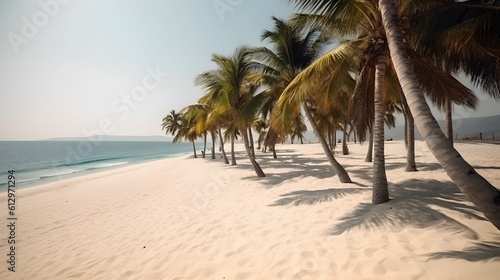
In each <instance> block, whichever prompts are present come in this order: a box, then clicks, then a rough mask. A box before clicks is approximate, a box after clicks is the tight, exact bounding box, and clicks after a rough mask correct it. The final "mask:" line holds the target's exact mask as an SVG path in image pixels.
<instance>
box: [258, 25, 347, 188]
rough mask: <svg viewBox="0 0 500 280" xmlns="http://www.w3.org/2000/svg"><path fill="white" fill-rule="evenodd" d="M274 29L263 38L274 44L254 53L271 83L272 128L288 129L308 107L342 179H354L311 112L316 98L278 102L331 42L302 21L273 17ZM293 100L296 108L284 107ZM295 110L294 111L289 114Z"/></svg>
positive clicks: (326, 151)
mask: <svg viewBox="0 0 500 280" xmlns="http://www.w3.org/2000/svg"><path fill="white" fill-rule="evenodd" d="M273 20H274V23H275V26H274V30H271V31H269V30H266V31H264V33H263V34H262V36H261V37H262V39H263V40H267V41H269V42H270V43H271V45H272V47H271V48H270V49H269V48H260V49H257V50H255V51H254V56H255V59H256V60H257V61H259V67H258V69H259V71H260V73H262V74H263V75H264V78H263V80H264V81H266V84H267V85H268V86H269V88H268V90H267V95H268V96H270V98H269V100H268V102H269V103H270V104H271V105H267V106H265V107H266V108H269V113H270V114H271V118H272V119H273V120H274V121H272V122H271V124H270V128H269V130H270V131H275V132H276V133H279V132H287V131H290V129H289V128H286V127H284V126H285V125H286V124H290V123H292V122H293V120H296V119H297V118H298V115H299V114H300V106H301V103H302V106H303V108H304V112H305V115H306V118H307V119H308V121H309V123H310V124H311V125H312V127H313V131H314V133H315V135H316V137H317V138H318V140H319V141H320V143H321V145H322V148H323V150H324V152H325V154H326V156H327V158H328V159H329V161H330V163H331V164H332V167H333V169H334V171H335V173H336V174H337V175H338V177H339V180H340V181H341V182H343V183H350V182H351V179H350V178H349V175H348V174H347V172H346V171H345V169H344V168H343V167H342V166H341V165H340V164H339V163H338V162H337V160H336V159H335V157H334V156H333V154H332V152H331V150H330V148H329V147H328V144H327V143H326V140H325V139H324V137H323V135H322V133H321V132H320V131H319V129H318V127H317V126H316V125H315V124H314V120H313V113H312V112H311V106H314V104H312V103H311V102H312V100H309V101H307V100H306V98H304V99H301V100H300V101H299V102H282V103H281V104H282V105H280V106H278V105H277V103H278V100H281V99H282V98H283V96H282V93H283V91H284V90H285V88H286V87H287V86H288V85H289V84H290V83H291V82H292V81H293V79H294V78H295V77H296V76H297V75H298V74H299V73H300V71H302V70H303V69H304V68H306V67H307V66H308V65H310V64H311V63H312V62H313V61H314V60H315V59H316V58H317V57H318V56H319V55H320V54H321V52H322V50H323V48H324V46H325V44H326V43H327V42H328V40H326V38H325V37H324V36H322V35H321V33H319V32H318V30H316V29H307V28H304V27H303V26H300V25H294V24H290V23H289V22H285V21H282V20H280V19H277V18H273ZM291 104H293V105H294V106H295V107H294V108H290V109H287V108H284V107H285V105H291ZM287 113H293V114H289V115H288V114H287Z"/></svg>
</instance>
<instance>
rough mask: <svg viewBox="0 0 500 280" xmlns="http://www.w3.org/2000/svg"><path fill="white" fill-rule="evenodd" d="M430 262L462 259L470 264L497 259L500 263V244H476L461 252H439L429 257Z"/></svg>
mask: <svg viewBox="0 0 500 280" xmlns="http://www.w3.org/2000/svg"><path fill="white" fill-rule="evenodd" d="M427 256H428V257H429V260H439V259H460V260H467V261H470V262H478V261H486V260H493V259H497V260H499V261H500V242H484V243H479V242H478V243H476V244H475V245H474V246H472V247H469V248H466V249H464V250H460V251H446V252H437V253H432V254H428V255H427Z"/></svg>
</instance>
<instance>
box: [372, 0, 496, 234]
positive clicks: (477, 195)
mask: <svg viewBox="0 0 500 280" xmlns="http://www.w3.org/2000/svg"><path fill="white" fill-rule="evenodd" d="M379 8H380V12H381V16H382V21H383V24H384V29H385V31H386V34H387V40H388V46H389V50H390V53H391V59H392V61H393V62H394V66H395V68H396V72H397V76H398V79H399V81H400V83H401V85H402V87H403V92H404V94H405V96H406V99H407V100H408V105H409V107H410V110H411V111H412V113H413V115H414V117H415V123H416V125H417V127H418V129H419V131H420V132H421V134H422V136H423V137H424V140H425V141H426V143H427V146H428V147H429V149H430V150H431V152H432V153H433V154H434V155H435V156H436V158H437V160H438V161H439V163H440V164H441V166H442V167H443V168H444V169H445V171H446V172H447V173H448V176H450V178H451V179H452V180H453V182H455V184H457V186H458V187H459V188H460V190H461V191H462V192H463V193H464V194H465V195H466V196H467V198H468V199H469V200H470V201H472V203H474V205H475V206H476V207H477V208H479V210H480V211H481V212H483V214H484V215H485V216H486V218H488V219H489V220H490V221H491V222H492V223H493V225H495V226H496V227H497V228H498V229H500V191H499V190H498V189H497V188H495V187H494V186H493V185H491V184H490V183H489V182H488V181H487V180H486V179H484V178H483V177H482V176H481V175H479V174H478V173H477V172H476V171H475V170H474V168H473V167H472V166H470V164H468V163H467V162H466V161H465V160H464V159H463V158H462V156H461V155H460V154H459V153H458V152H457V151H456V150H455V149H454V148H453V146H452V144H451V142H450V141H448V140H447V138H446V136H445V135H444V133H443V132H442V131H441V129H440V128H439V125H438V123H437V121H436V120H435V119H434V117H433V116H432V113H431V111H430V109H429V106H428V105H427V103H426V102H425V99H424V95H423V92H422V90H421V88H420V85H419V83H418V81H417V77H416V75H415V73H414V70H413V63H412V61H411V60H410V59H409V55H408V51H407V48H406V46H405V43H404V41H403V33H402V31H401V27H400V23H399V19H398V9H397V8H396V3H395V1H394V0H379ZM497 27H498V25H497ZM496 36H498V34H497V35H496ZM497 42H498V41H497ZM497 81H498V80H497ZM496 83H497V84H498V82H496Z"/></svg>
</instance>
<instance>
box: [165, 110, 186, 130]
mask: <svg viewBox="0 0 500 280" xmlns="http://www.w3.org/2000/svg"><path fill="white" fill-rule="evenodd" d="M180 126H181V114H180V113H177V112H175V110H172V111H170V114H168V115H167V116H165V117H164V118H163V120H162V123H161V129H162V130H165V133H167V134H172V135H173V134H175V133H176V132H177V130H179V128H180Z"/></svg>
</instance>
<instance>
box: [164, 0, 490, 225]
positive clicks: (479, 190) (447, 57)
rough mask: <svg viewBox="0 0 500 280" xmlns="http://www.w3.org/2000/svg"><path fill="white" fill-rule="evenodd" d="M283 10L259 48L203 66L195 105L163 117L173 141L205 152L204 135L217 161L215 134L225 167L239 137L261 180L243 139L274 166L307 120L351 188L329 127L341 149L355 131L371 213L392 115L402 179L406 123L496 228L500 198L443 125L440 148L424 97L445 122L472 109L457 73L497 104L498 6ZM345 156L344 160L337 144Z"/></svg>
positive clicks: (425, 1) (309, 0)
mask: <svg viewBox="0 0 500 280" xmlns="http://www.w3.org/2000/svg"><path fill="white" fill-rule="evenodd" d="M288 2H291V3H293V4H295V5H296V7H297V8H298V9H299V11H300V13H298V14H296V15H294V16H293V17H292V18H291V19H289V20H287V21H283V20H280V19H277V18H273V21H274V27H273V29H271V30H265V31H264V32H263V33H262V39H263V41H265V42H266V43H268V46H269V47H260V48H250V47H239V48H237V49H236V51H235V52H234V54H233V55H232V56H223V55H218V54H214V55H213V56H212V61H213V62H214V63H215V65H216V67H215V68H214V69H212V70H209V71H206V72H204V73H202V74H200V75H198V76H197V77H196V80H195V83H196V84H197V85H198V86H201V87H202V88H203V90H204V91H205V94H204V95H203V96H202V97H201V98H200V99H199V100H198V103H197V104H195V105H191V106H188V107H186V108H184V109H182V110H181V112H180V113H176V112H175V111H172V112H171V113H170V115H168V116H167V117H165V118H164V119H163V128H164V129H165V130H166V131H167V133H172V134H173V135H175V138H174V141H178V140H180V139H186V140H189V141H194V139H196V137H198V136H201V137H203V138H204V140H205V141H204V142H205V143H206V138H207V134H209V135H210V136H211V138H212V158H215V146H214V145H215V142H216V139H215V138H216V136H217V135H218V136H219V142H220V145H221V151H222V154H223V158H224V160H225V162H226V163H229V160H228V158H227V156H226V154H225V150H224V143H225V141H226V142H230V143H231V157H230V158H231V164H232V165H235V164H236V158H235V156H234V142H235V140H236V139H237V138H238V137H241V138H242V140H243V143H244V146H245V150H246V153H247V156H248V158H249V160H250V162H251V163H252V166H253V168H254V170H255V172H256V174H257V176H259V177H264V176H265V174H264V172H263V170H262V169H261V167H260V166H259V164H258V162H257V161H256V155H255V148H254V144H255V143H254V142H256V141H254V140H253V138H252V136H253V134H252V129H254V130H256V131H257V132H258V135H259V139H258V141H257V142H258V145H259V147H260V146H261V143H262V145H263V146H264V147H266V148H267V147H268V148H269V149H270V150H271V151H273V155H274V157H276V156H277V155H276V149H275V145H276V144H277V143H280V142H282V141H284V140H285V139H286V138H287V137H291V138H292V139H294V138H299V139H301V138H302V137H303V133H304V132H305V130H306V126H305V122H304V117H305V118H306V119H307V120H308V122H309V123H310V125H311V127H312V129H313V132H314V134H315V135H316V137H317V138H318V140H319V142H320V143H321V146H322V148H323V151H324V152H325V155H326V157H327V158H328V160H329V162H330V163H331V166H332V168H333V170H334V172H335V174H336V175H338V178H339V181H340V182H342V183H351V182H352V181H351V179H350V177H349V174H348V173H347V172H346V170H345V169H344V168H343V167H342V165H341V164H340V163H339V162H338V161H337V159H336V158H335V156H334V152H333V150H334V148H335V142H336V132H337V130H338V129H340V130H342V131H343V139H344V140H345V139H346V138H347V137H348V134H350V133H351V132H352V131H354V133H355V134H356V135H357V137H358V138H359V139H360V140H361V141H364V140H368V141H369V143H370V145H368V146H369V151H368V153H367V159H366V160H367V161H373V195H372V202H373V203H375V204H379V203H384V202H386V201H388V200H389V192H388V185H387V178H386V173H385V157H384V126H385V125H386V124H387V125H391V124H392V125H393V124H394V115H393V114H394V113H395V112H402V113H403V114H404V116H405V124H406V125H405V127H406V128H407V129H405V139H406V143H407V152H408V154H407V166H406V170H407V171H416V170H417V168H416V163H415V151H414V129H413V127H414V123H415V124H416V125H417V127H418V129H419V131H420V132H421V134H422V136H423V137H424V140H425V141H426V142H427V144H428V146H429V148H430V150H431V152H432V153H433V154H434V155H435V156H436V158H437V159H438V161H439V163H440V164H441V165H442V166H443V168H444V169H445V170H446V172H447V173H448V175H449V176H450V178H451V179H452V180H453V181H454V182H455V183H456V184H457V186H458V187H459V188H460V189H461V190H462V191H463V192H464V194H465V195H466V196H467V197H468V198H469V199H470V200H471V201H472V202H473V203H474V204H475V205H476V206H477V207H478V208H479V209H480V210H481V211H482V212H483V213H484V214H485V216H486V217H487V218H488V219H489V220H490V221H491V222H492V223H493V224H494V225H495V226H496V227H497V228H499V229H500V192H499V191H498V189H496V188H495V187H494V186H492V185H491V184H490V183H489V182H488V181H486V180H485V179H484V178H483V177H481V176H480V175H479V174H477V173H476V172H475V171H474V169H473V168H472V167H471V166H470V165H469V164H468V163H467V162H466V161H465V160H464V159H463V158H462V157H461V156H460V154H459V153H458V152H457V151H456V150H455V149H454V148H453V143H452V141H451V139H452V138H453V137H452V136H453V133H452V130H451V126H449V129H448V138H447V137H446V136H445V134H444V133H443V132H442V131H441V129H440V128H439V126H438V124H437V122H436V120H435V119H434V117H433V116H432V114H431V113H430V110H429V106H428V104H427V102H426V100H425V97H424V96H427V97H428V99H429V100H430V101H431V102H433V103H434V104H435V105H436V106H438V107H439V108H441V109H443V110H444V111H448V112H451V108H452V104H455V105H458V106H466V107H469V108H475V107H476V105H477V98H476V97H475V96H474V94H473V93H472V92H471V91H470V90H469V89H468V88H467V87H465V86H464V85H462V84H461V83H460V82H459V81H458V80H457V79H455V78H454V76H453V75H452V74H453V73H457V72H463V73H465V74H466V75H468V76H469V77H470V78H471V81H472V82H473V83H474V84H476V85H478V86H480V87H481V88H482V89H483V90H485V91H486V92H487V93H489V94H490V95H491V96H494V97H496V98H500V67H499V65H500V35H499V32H498V31H497V30H496V28H497V27H498V26H500V1H499V0H488V1H482V0H469V1H458V2H452V1H451V2H450V1H445V0H412V1H404V0H403V1H400V2H399V3H396V2H395V1H394V0H380V1H378V2H377V1H374V0H365V1H359V0H335V1H331V0H330V1H328V0H323V1H321V0H289V1H288ZM327 48H329V50H328V51H327V52H324V51H325V49H327ZM446 115H447V116H451V113H448V114H446ZM449 122H450V123H451V120H450V121H449ZM372 144H373V147H372ZM205 145H206V144H205ZM193 148H194V144H193ZM372 148H373V159H372ZM343 153H344V154H346V153H348V149H347V145H346V144H345V143H344V145H343ZM204 155H205V153H203V156H204ZM195 157H196V152H195Z"/></svg>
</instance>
